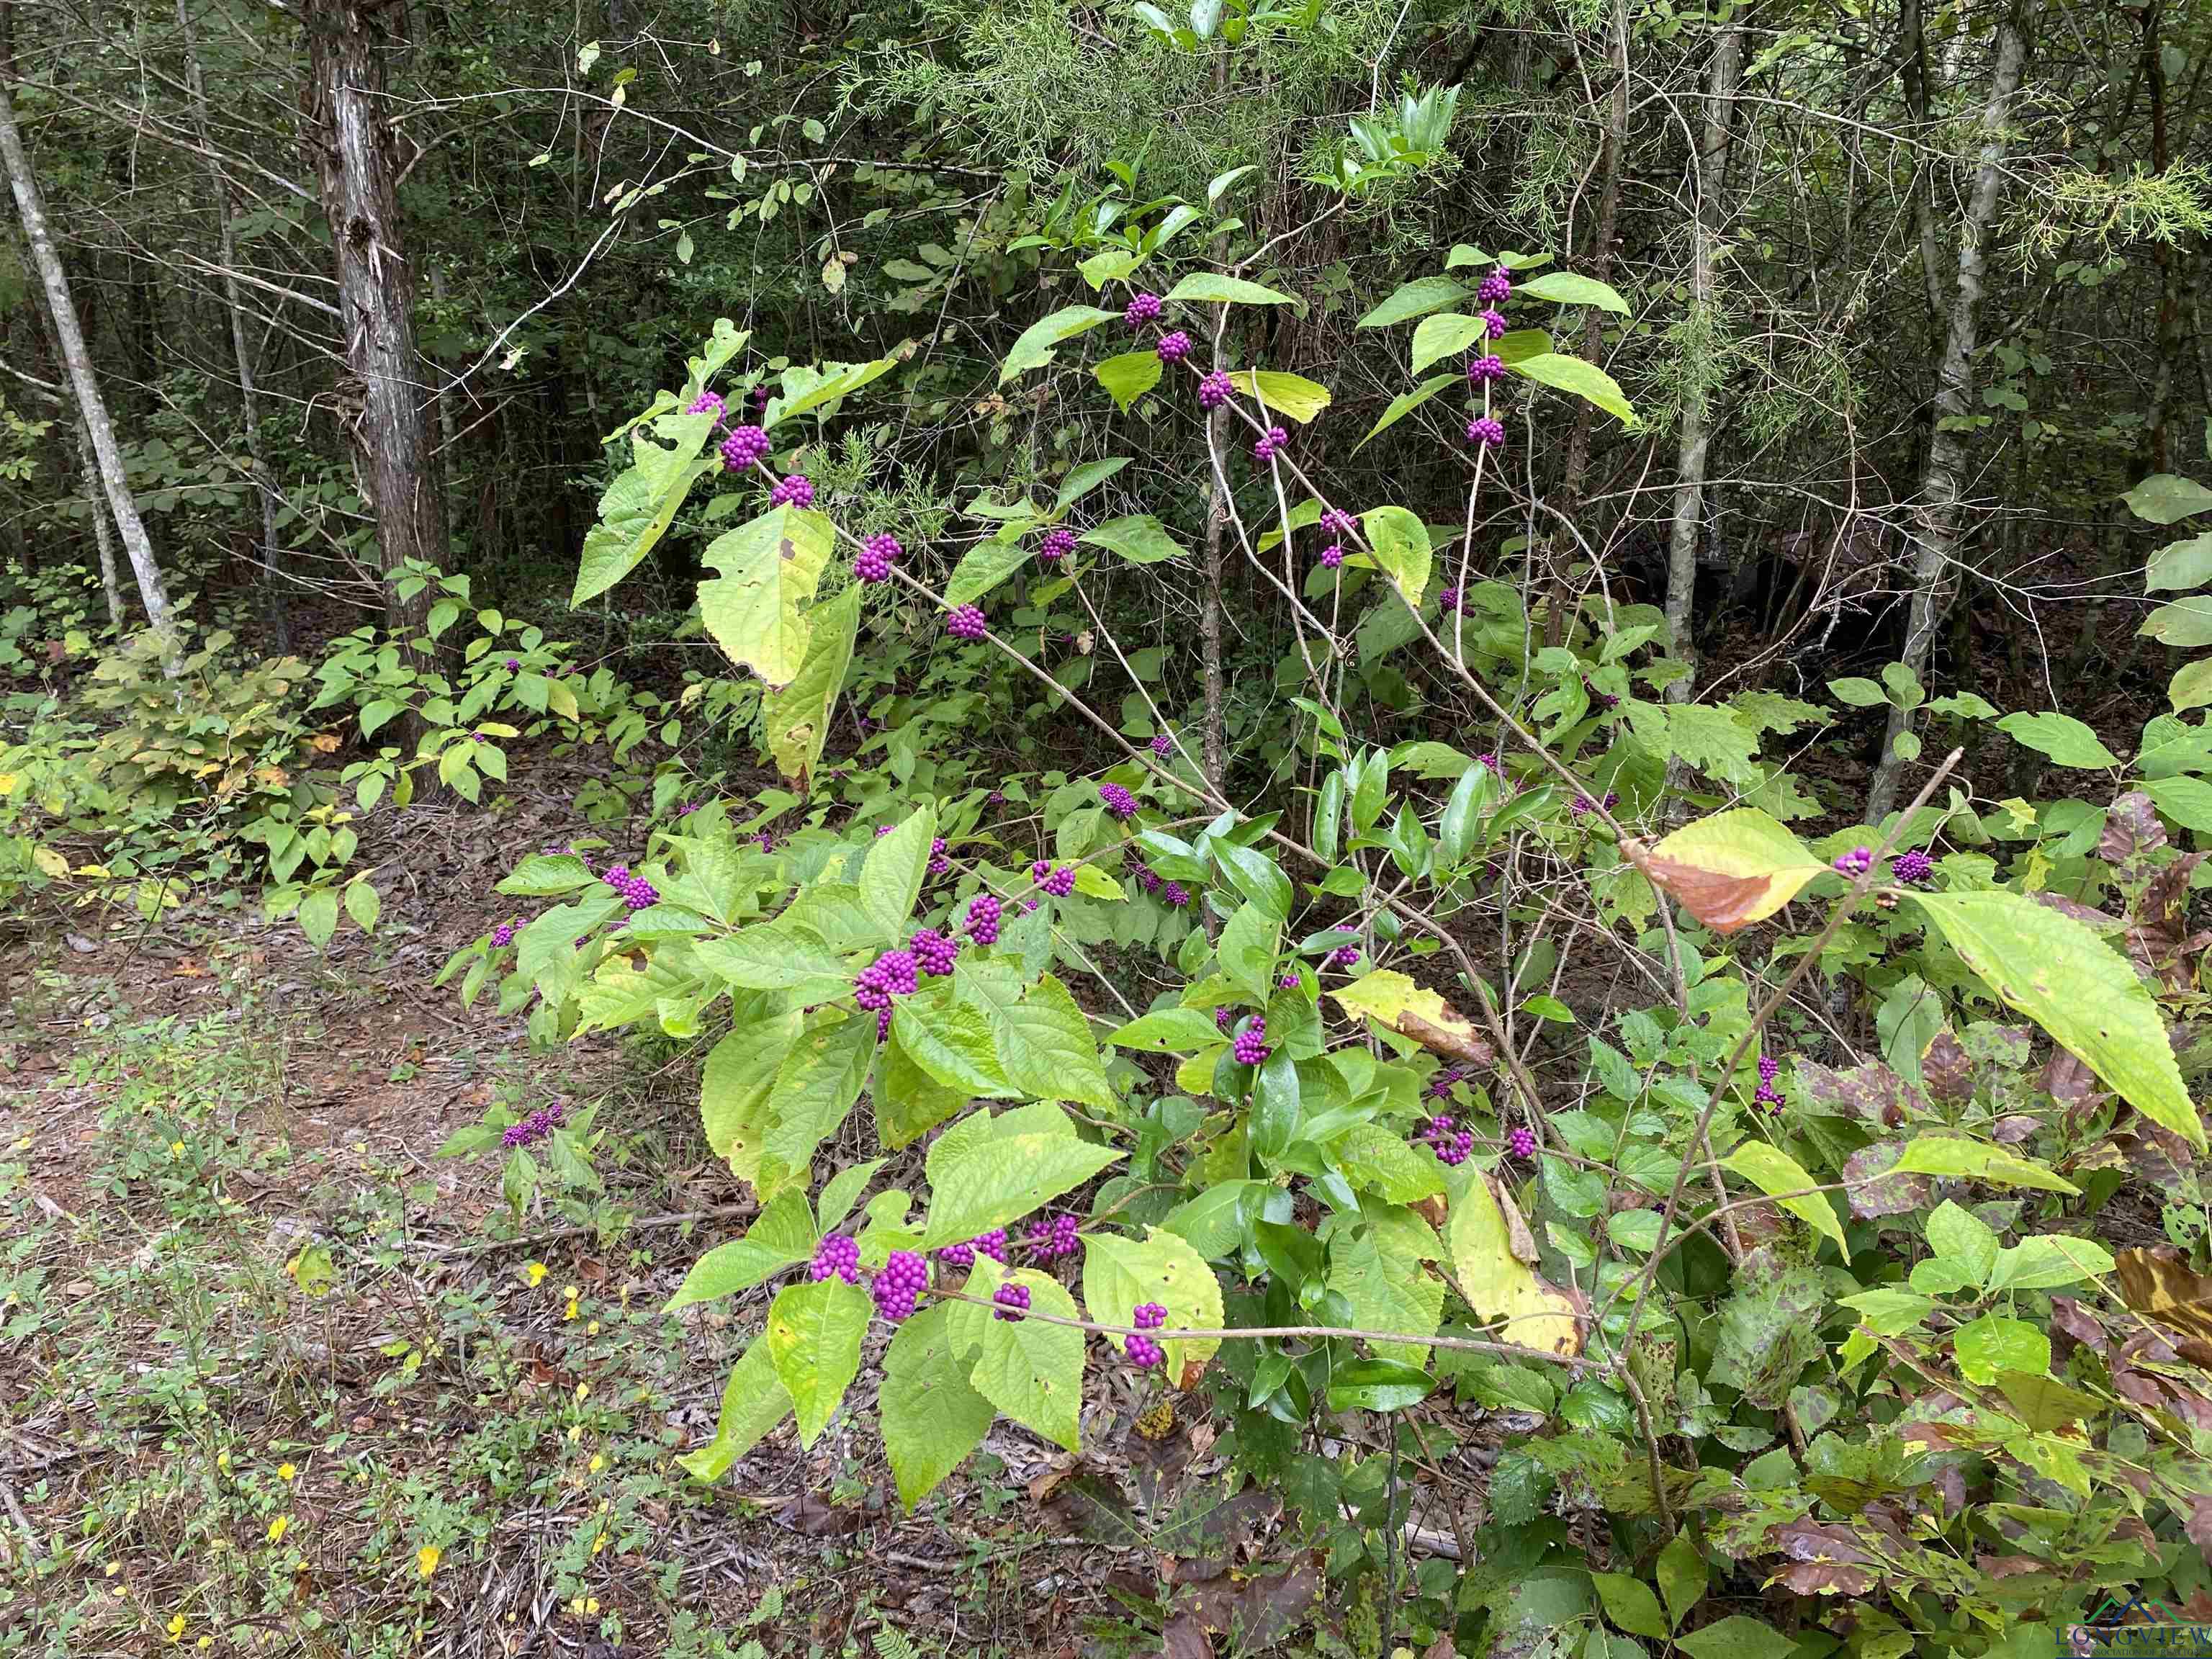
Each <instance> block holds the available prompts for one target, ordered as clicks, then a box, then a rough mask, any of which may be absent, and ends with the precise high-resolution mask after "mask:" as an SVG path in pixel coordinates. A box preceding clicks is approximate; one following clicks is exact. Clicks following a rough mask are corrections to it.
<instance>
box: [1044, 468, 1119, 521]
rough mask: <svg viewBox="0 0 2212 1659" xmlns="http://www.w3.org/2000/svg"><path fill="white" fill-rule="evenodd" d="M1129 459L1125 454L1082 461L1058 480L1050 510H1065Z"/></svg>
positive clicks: (1104, 480) (1112, 474) (1113, 473)
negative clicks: (1056, 493)
mask: <svg viewBox="0 0 2212 1659" xmlns="http://www.w3.org/2000/svg"><path fill="white" fill-rule="evenodd" d="M1129 460H1130V458H1129V457H1128V456H1127V455H1113V456H1109V457H1108V458H1107V459H1103V460H1097V461H1085V462H1084V464H1083V465H1080V466H1079V467H1077V468H1076V469H1075V470H1074V471H1072V472H1070V473H1069V474H1068V475H1067V476H1066V477H1065V478H1063V479H1061V480H1060V494H1059V495H1058V496H1056V497H1055V498H1054V501H1053V504H1052V510H1053V511H1054V513H1065V512H1066V511H1067V509H1068V508H1069V507H1073V506H1074V505H1075V504H1076V502H1078V501H1081V500H1082V499H1083V498H1084V497H1085V495H1089V494H1090V493H1091V491H1092V490H1094V489H1097V488H1098V486H1099V485H1100V484H1103V483H1105V482H1106V481H1107V479H1109V478H1110V477H1113V476H1114V475H1115V473H1117V472H1119V471H1121V469H1122V468H1123V467H1125V466H1127V465H1128V464H1129Z"/></svg>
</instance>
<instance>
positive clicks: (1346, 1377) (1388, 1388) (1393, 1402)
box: [1328, 1359, 1437, 1412]
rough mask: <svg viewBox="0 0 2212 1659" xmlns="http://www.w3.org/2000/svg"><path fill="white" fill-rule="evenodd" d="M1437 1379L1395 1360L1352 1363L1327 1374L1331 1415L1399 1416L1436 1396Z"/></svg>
mask: <svg viewBox="0 0 2212 1659" xmlns="http://www.w3.org/2000/svg"><path fill="white" fill-rule="evenodd" d="M1436 1387H1437V1379H1436V1378H1434V1377H1433V1376H1430V1375H1429V1374H1428V1373H1427V1372H1426V1371H1425V1370H1422V1369H1421V1368H1420V1367H1419V1365H1408V1364H1404V1363H1403V1362H1401V1361H1399V1360H1395V1359H1352V1360H1347V1361H1345V1362H1343V1363H1342V1364H1338V1365H1336V1366H1334V1368H1332V1369H1331V1370H1330V1371H1329V1374H1328V1408H1329V1410H1331V1411H1333V1412H1401V1411H1404V1410H1406V1409H1407V1407H1411V1406H1418V1405H1419V1404H1420V1403H1421V1401H1424V1400H1426V1399H1427V1398H1428V1397H1429V1396H1430V1395H1431V1394H1433V1393H1435V1392H1436Z"/></svg>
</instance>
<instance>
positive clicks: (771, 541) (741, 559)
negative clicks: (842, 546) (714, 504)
mask: <svg viewBox="0 0 2212 1659" xmlns="http://www.w3.org/2000/svg"><path fill="white" fill-rule="evenodd" d="M835 545H836V532H835V531H834V530H833V529H832V528H831V527H830V524H829V520H828V518H826V517H825V516H823V514H822V513H817V512H814V511H812V510H811V509H807V508H800V507H777V508H775V510H774V511H773V512H770V513H763V514H762V515H761V516H760V517H759V518H757V519H755V520H752V521H751V522H750V523H749V524H742V525H739V526H738V527H737V528H736V529H735V530H732V531H727V532H724V533H723V534H721V535H720V536H717V537H716V538H714V540H713V541H712V542H710V543H708V546H707V552H706V562H708V564H710V565H712V566H714V568H716V569H717V570H719V571H720V572H721V574H720V575H719V576H717V577H715V578H714V580H709V581H703V582H701V583H700V584H699V617H700V620H701V621H702V622H703V623H706V625H707V631H708V633H709V634H711V635H714V643H715V644H717V645H719V646H720V647H722V649H723V650H725V651H726V652H728V653H730V656H731V658H732V660H734V661H736V662H737V663H738V664H739V665H743V666H744V667H748V668H750V669H752V670H753V671H755V672H756V673H757V674H758V675H759V676H760V677H761V678H763V679H764V680H766V681H767V682H768V683H769V684H771V685H777V686H781V685H788V684H791V682H792V681H793V679H795V678H798V675H799V669H800V667H801V666H802V665H804V663H805V659H806V644H807V641H808V638H809V637H810V635H811V633H812V629H811V624H810V623H809V621H808V619H807V617H806V616H805V612H804V611H803V610H802V607H803V606H804V605H805V604H806V603H807V602H808V601H809V600H811V599H813V597H814V590H815V588H816V587H817V586H818V585H819V584H820V582H821V580H822V571H823V567H824V566H826V565H827V564H828V563H829V555H830V552H831V550H832V549H833V548H834V547H835Z"/></svg>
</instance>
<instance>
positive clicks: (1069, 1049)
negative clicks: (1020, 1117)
mask: <svg viewBox="0 0 2212 1659" xmlns="http://www.w3.org/2000/svg"><path fill="white" fill-rule="evenodd" d="M985 1012H987V1014H988V1015H989V1016H990V1018H991V1028H992V1035H993V1036H994V1039H995V1041H996V1042H997V1044H998V1051H999V1060H1000V1064H1001V1065H1002V1066H1004V1067H1005V1068H1006V1079H1007V1081H1008V1082H1009V1083H1011V1084H1012V1085H1013V1087H1014V1088H1015V1089H1017V1090H1018V1091H1021V1092H1022V1093H1024V1094H1026V1095H1029V1096H1030V1097H1033V1098H1035V1099H1038V1100H1072V1101H1073V1102H1075V1103H1077V1104H1078V1105H1080V1106H1090V1107H1093V1108H1096V1109H1098V1110H1100V1111H1109V1112H1110V1111H1112V1110H1113V1109H1115V1098H1114V1090H1113V1086H1112V1085H1110V1084H1109V1083H1108V1082H1107V1081H1106V1069H1105V1067H1104V1066H1103V1064H1102V1063H1101V1062H1100V1060H1099V1058H1098V1043H1097V1039H1096V1038H1094V1037H1093V1036H1091V1022H1090V1021H1089V1020H1087V1019H1085V1018H1084V1016H1083V1010H1082V1009H1080V1008H1079V1007H1078V1006H1076V1003H1075V999H1074V998H1073V996H1071V995H1069V994H1068V990H1067V987H1066V986H1065V985H1063V984H1061V983H1060V981H1058V980H1057V979H1055V978H1054V977H1053V976H1052V975H1050V974H1047V975H1044V976H1043V977H1042V979H1040V980H1038V981H1037V982H1036V984H1035V985H1032V986H1030V988H1029V989H1028V991H1027V992H1026V993H1024V994H1023V997H1022V1000H1020V1001H1019V1002H1017V1003H1014V1004H1012V1006H1007V1005H1006V1004H1004V1003H999V1002H994V1003H993V1004H992V1005H991V1006H988V1007H987V1009H986V1010H985Z"/></svg>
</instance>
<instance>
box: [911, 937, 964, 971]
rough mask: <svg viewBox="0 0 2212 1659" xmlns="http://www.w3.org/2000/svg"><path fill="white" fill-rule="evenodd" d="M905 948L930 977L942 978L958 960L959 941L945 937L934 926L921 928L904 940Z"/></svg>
mask: <svg viewBox="0 0 2212 1659" xmlns="http://www.w3.org/2000/svg"><path fill="white" fill-rule="evenodd" d="M906 948H907V949H908V950H909V951H912V952H913V953H914V959H915V962H916V963H919V964H920V966H921V971H922V972H923V973H925V974H927V975H929V976H930V977H931V978H932V979H942V978H944V977H945V975H947V974H949V973H951V971H952V969H953V964H954V963H957V962H958V961H959V960H960V941H959V940H957V939H947V938H945V935H944V934H942V933H939V932H938V931H937V930H936V929H935V928H934V927H925V928H923V929H922V930H921V932H920V933H916V934H915V936H914V937H913V938H912V939H908V941H907V942H906Z"/></svg>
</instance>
